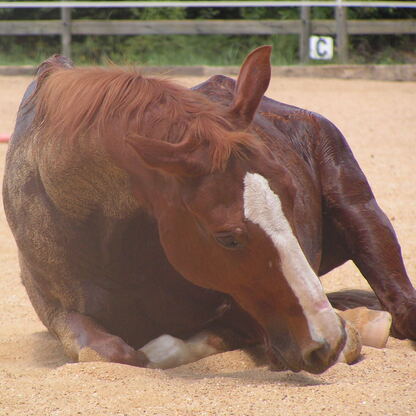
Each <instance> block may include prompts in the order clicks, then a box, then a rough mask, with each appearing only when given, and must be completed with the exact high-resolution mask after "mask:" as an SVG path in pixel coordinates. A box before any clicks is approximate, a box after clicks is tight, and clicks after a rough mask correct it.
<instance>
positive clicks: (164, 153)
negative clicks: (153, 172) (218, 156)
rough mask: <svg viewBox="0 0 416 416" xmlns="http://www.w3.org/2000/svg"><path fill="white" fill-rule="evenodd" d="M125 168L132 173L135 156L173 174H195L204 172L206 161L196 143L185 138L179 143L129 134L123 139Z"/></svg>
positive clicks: (150, 165)
mask: <svg viewBox="0 0 416 416" xmlns="http://www.w3.org/2000/svg"><path fill="white" fill-rule="evenodd" d="M125 144H126V147H125V151H124V154H125V156H126V158H125V159H126V161H127V162H128V167H127V169H128V170H130V171H131V172H132V173H134V170H135V169H136V167H137V157H136V158H135V156H137V155H138V156H139V157H140V159H142V160H143V162H144V163H145V164H146V165H148V166H149V167H150V168H153V169H158V170H161V171H163V172H165V173H168V174H170V175H175V176H197V175H202V174H203V173H206V171H207V169H206V165H207V164H206V163H205V161H204V160H202V159H201V158H200V157H198V156H201V152H198V151H197V146H196V143H194V142H193V141H192V140H190V139H187V140H184V141H182V142H180V143H168V142H163V141H160V140H156V139H149V138H147V137H143V136H129V137H127V138H126V139H125Z"/></svg>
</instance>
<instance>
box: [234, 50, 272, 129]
mask: <svg viewBox="0 0 416 416" xmlns="http://www.w3.org/2000/svg"><path fill="white" fill-rule="evenodd" d="M271 52H272V47H271V46H261V47H260V48H257V49H255V50H254V51H252V52H251V53H250V54H249V55H248V56H247V58H246V59H245V61H244V63H243V65H242V66H241V69H240V73H239V75H238V79H237V85H236V90H235V95H234V100H233V102H232V104H231V109H230V116H231V118H233V119H235V121H236V122H237V123H238V124H240V125H241V126H242V127H244V128H245V127H247V126H248V125H249V124H250V123H251V122H252V120H253V118H254V114H255V113H256V110H257V107H258V106H259V104H260V101H261V99H262V98H263V95H264V93H265V92H266V90H267V87H268V86H269V83H270V77H271V65H270V55H271Z"/></svg>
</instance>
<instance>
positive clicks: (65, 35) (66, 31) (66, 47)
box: [61, 7, 71, 58]
mask: <svg viewBox="0 0 416 416" xmlns="http://www.w3.org/2000/svg"><path fill="white" fill-rule="evenodd" d="M61 24H62V32H61V53H62V55H64V56H66V57H67V58H71V9H70V8H68V7H61Z"/></svg>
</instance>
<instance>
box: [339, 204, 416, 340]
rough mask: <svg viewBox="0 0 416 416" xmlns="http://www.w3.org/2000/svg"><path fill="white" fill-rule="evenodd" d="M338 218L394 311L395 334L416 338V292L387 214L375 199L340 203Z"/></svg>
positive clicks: (364, 269)
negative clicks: (363, 202)
mask: <svg viewBox="0 0 416 416" xmlns="http://www.w3.org/2000/svg"><path fill="white" fill-rule="evenodd" d="M336 220H337V222H338V227H339V229H340V230H341V232H342V234H343V237H344V239H345V242H346V245H347V247H348V249H349V251H350V253H351V259H352V260H353V261H354V263H355V264H356V265H357V267H358V268H359V269H360V271H361V273H362V274H363V276H364V277H365V278H366V279H367V281H368V283H369V284H370V286H371V287H372V289H373V290H374V292H375V294H376V295H377V297H378V299H379V300H380V303H381V304H382V305H383V307H384V308H385V309H386V310H387V311H389V312H390V313H391V314H392V316H393V327H394V335H396V336H399V337H405V338H411V339H416V292H415V289H414V288H413V286H412V284H411V282H410V280H409V278H408V276H407V274H406V270H405V267H404V264H403V260H402V256H401V251H400V246H399V244H398V242H397V239H396V236H395V233H394V231H393V228H392V226H391V224H390V222H389V220H388V219H387V217H386V216H385V215H384V213H383V212H382V211H381V210H380V208H379V207H378V206H377V204H376V202H375V200H374V199H373V200H371V201H369V202H367V203H366V204H362V205H355V206H348V205H347V206H341V207H339V208H338V209H337V213H336Z"/></svg>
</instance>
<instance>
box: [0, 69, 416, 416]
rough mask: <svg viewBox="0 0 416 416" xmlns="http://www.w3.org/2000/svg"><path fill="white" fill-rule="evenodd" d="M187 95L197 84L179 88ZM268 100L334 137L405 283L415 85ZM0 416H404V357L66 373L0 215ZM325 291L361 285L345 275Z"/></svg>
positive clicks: (213, 360)
mask: <svg viewBox="0 0 416 416" xmlns="http://www.w3.org/2000/svg"><path fill="white" fill-rule="evenodd" d="M178 81H179V82H180V83H182V84H185V85H189V86H190V85H195V84H196V83H199V82H201V81H202V79H197V78H188V79H179V80H178ZM29 82H30V78H28V77H0V134H1V133H11V132H12V129H13V124H14V120H15V114H16V110H17V107H18V103H19V101H20V97H21V96H22V93H23V91H24V89H25V87H26V86H27V84H28V83H29ZM268 95H269V96H271V97H272V98H275V99H278V100H280V101H283V102H287V103H290V104H294V105H298V106H301V107H304V108H307V109H310V110H313V111H316V112H319V113H321V114H323V115H325V116H326V117H328V118H329V119H330V120H332V121H333V122H335V124H336V125H337V126H338V127H339V128H340V129H341V130H342V131H343V132H344V134H345V135H346V137H347V138H348V140H349V143H350V145H351V147H352V149H353V151H354V153H355V155H356V157H357V159H358V161H359V163H360V164H361V166H362V168H363V170H364V171H365V173H366V174H367V176H368V178H369V180H370V183H371V184H372V186H373V190H374V192H375V194H376V196H377V198H378V200H379V203H380V204H381V206H382V207H383V208H384V209H385V211H386V212H387V215H388V216H389V218H390V219H391V220H392V222H393V224H394V226H395V229H396V231H397V234H398V237H399V240H400V241H401V245H402V249H403V256H404V260H405V263H406V265H407V268H408V272H409V274H410V276H412V278H413V283H415V284H416V256H415V253H416V222H415V219H416V203H415V201H416V179H415V177H416V151H415V147H416V107H415V103H416V100H415V98H416V83H390V82H377V81H345V80H343V81H341V80H316V79H283V78H276V79H273V81H272V83H271V86H270V88H269V91H268ZM6 148H7V145H5V144H3V145H0V163H1V170H2V169H3V166H4V156H5V152H6ZM0 244H1V246H0V247H1V269H0V270H1V272H0V313H1V318H0V415H2V416H3V415H39V416H45V415H62V416H64V415H68V416H73V415H97V416H98V415H99V416H104V415H164V416H165V415H166V416H170V415H181V416H185V415H189V416H191V415H192V416H194V415H195V416H202V415H218V416H232V415H235V416H248V415H250V416H254V415H255V416H267V415H270V416H277V415H285V416H291V415H305V416H307V415H318V414H320V415H339V416H343V415H348V416H355V415H415V414H416V351H415V350H416V348H415V345H414V344H412V343H411V342H409V341H398V340H394V339H391V338H390V340H389V342H388V345H387V348H386V349H383V350H376V349H372V348H364V350H363V357H362V360H361V361H360V362H359V363H357V364H355V365H353V366H348V365H345V364H337V365H336V366H334V367H332V368H331V369H330V370H328V371H327V372H325V373H324V374H322V375H318V376H316V375H309V374H307V373H304V372H301V373H299V374H293V373H290V372H271V371H269V370H268V369H267V368H265V367H257V366H256V364H255V363H254V362H253V361H252V360H251V359H250V357H249V356H248V355H247V354H246V353H244V352H242V351H234V352H229V353H225V354H221V355H217V356H214V357H210V358H207V359H205V360H201V361H199V362H197V363H194V364H192V365H188V366H183V367H180V368H177V369H173V370H169V371H159V370H147V369H140V368H134V367H129V366H123V365H117V364H109V363H83V364H73V363H70V362H69V361H68V360H67V359H66V358H65V356H64V355H63V353H62V350H61V348H60V346H59V344H58V343H57V342H56V341H55V340H54V339H53V338H52V337H51V336H50V335H49V334H48V333H47V332H46V331H45V328H44V327H43V326H42V324H41V323H40V322H39V320H38V319H37V317H36V315H35V313H34V311H33V309H32V307H31V305H30V303H29V300H28V298H27V296H26V294H25V291H24V289H23V287H22V285H21V284H20V280H19V269H18V263H17V256H16V249H15V245H14V242H13V239H12V236H11V233H10V231H9V229H8V226H7V224H6V221H5V218H4V213H3V210H1V212H0ZM323 284H324V286H325V288H326V289H328V290H337V289H340V288H347V287H348V288H349V287H356V288H357V287H358V288H365V287H367V286H366V283H365V281H364V279H363V278H362V277H361V275H360V273H359V272H358V271H357V270H356V269H355V267H354V266H353V265H352V264H346V265H344V266H343V267H342V268H339V269H337V270H336V271H334V272H331V273H330V274H329V275H327V276H324V278H323Z"/></svg>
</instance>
